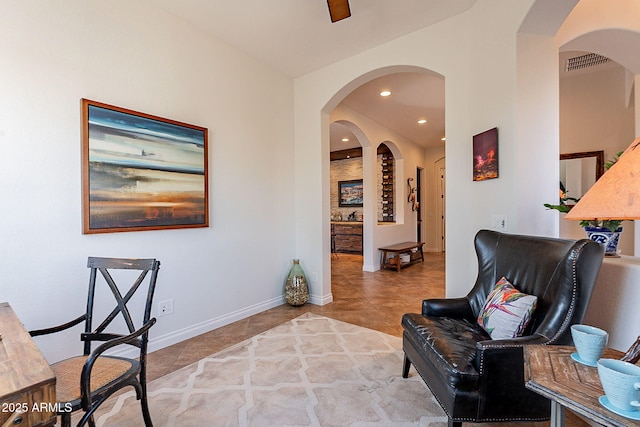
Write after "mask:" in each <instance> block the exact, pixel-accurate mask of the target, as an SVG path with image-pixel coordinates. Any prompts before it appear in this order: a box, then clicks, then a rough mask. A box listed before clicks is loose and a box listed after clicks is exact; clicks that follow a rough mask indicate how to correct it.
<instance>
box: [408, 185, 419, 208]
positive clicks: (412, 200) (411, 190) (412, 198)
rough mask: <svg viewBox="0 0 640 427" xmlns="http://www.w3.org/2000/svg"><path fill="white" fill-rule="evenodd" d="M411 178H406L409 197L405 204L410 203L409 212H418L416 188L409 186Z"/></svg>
mask: <svg viewBox="0 0 640 427" xmlns="http://www.w3.org/2000/svg"><path fill="white" fill-rule="evenodd" d="M412 181H413V178H407V186H409V197H407V202H409V203H411V210H412V211H417V210H418V202H416V187H412V186H411V182H412Z"/></svg>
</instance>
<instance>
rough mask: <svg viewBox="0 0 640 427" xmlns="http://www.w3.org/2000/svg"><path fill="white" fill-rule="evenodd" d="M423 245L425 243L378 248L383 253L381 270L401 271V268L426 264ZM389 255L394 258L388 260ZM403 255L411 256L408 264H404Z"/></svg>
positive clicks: (381, 255) (399, 244)
mask: <svg viewBox="0 0 640 427" xmlns="http://www.w3.org/2000/svg"><path fill="white" fill-rule="evenodd" d="M423 245H424V243H423V242H404V243H398V244H396V245H391V246H384V247H382V248H378V249H379V250H380V251H381V252H382V253H381V254H380V270H383V269H385V268H391V269H393V270H396V271H400V269H401V268H403V267H408V266H410V265H413V264H415V263H416V262H424V252H422V246H423ZM388 253H391V254H392V256H391V257H390V258H388V259H387V254H388ZM403 254H406V255H408V256H409V261H408V262H402V259H401V255H403Z"/></svg>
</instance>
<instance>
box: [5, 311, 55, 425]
mask: <svg viewBox="0 0 640 427" xmlns="http://www.w3.org/2000/svg"><path fill="white" fill-rule="evenodd" d="M0 334H1V337H0V373H1V375H0V425H2V426H5V425H6V426H10V425H11V426H13V425H20V426H27V427H30V426H38V427H44V426H52V425H54V424H55V423H56V412H55V402H56V377H55V376H54V375H53V371H52V370H51V368H50V367H49V364H48V363H47V361H46V359H45V358H44V356H43V355H42V353H40V350H39V349H38V347H37V346H36V344H35V342H34V341H33V340H32V339H31V336H30V335H29V333H28V332H27V331H26V330H25V329H24V326H23V325H22V322H20V319H18V316H16V314H15V313H14V312H13V310H12V309H11V307H10V306H9V304H7V303H6V302H4V303H0Z"/></svg>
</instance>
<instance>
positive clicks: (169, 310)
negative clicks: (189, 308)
mask: <svg viewBox="0 0 640 427" xmlns="http://www.w3.org/2000/svg"><path fill="white" fill-rule="evenodd" d="M168 314H173V300H172V299H168V300H166V301H162V302H159V303H158V316H166V315H168Z"/></svg>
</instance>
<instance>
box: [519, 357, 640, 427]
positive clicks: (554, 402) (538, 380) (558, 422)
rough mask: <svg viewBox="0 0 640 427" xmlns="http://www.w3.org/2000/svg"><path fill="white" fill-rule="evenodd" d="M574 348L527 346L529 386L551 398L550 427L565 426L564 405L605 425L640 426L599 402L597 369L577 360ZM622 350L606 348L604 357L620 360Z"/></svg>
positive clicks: (639, 422) (525, 359)
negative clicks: (574, 355) (572, 354)
mask: <svg viewBox="0 0 640 427" xmlns="http://www.w3.org/2000/svg"><path fill="white" fill-rule="evenodd" d="M575 351H576V349H575V347H570V346H555V345H530V346H526V347H525V349H524V362H525V364H524V376H525V381H526V387H527V388H528V389H530V390H532V391H534V392H536V393H538V394H541V395H542V396H545V397H547V398H548V399H550V400H551V427H564V410H565V408H568V409H570V410H571V411H573V412H575V413H577V414H580V415H582V416H583V417H585V418H587V419H589V420H593V421H596V422H597V423H599V424H601V425H603V426H610V427H629V426H640V421H634V420H630V419H628V418H625V417H621V416H620V415H616V414H614V413H613V412H611V411H609V410H608V409H605V408H604V407H602V406H601V405H600V403H598V398H599V397H600V396H602V395H604V391H603V390H602V385H601V384H600V378H599V376H598V369H597V368H595V367H590V366H586V365H583V364H581V363H578V362H575V361H574V360H573V359H572V358H571V353H574V352H575ZM622 356H623V353H622V352H619V351H617V350H613V349H606V350H605V353H604V355H603V357H608V358H613V359H619V358H621V357H622Z"/></svg>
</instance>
